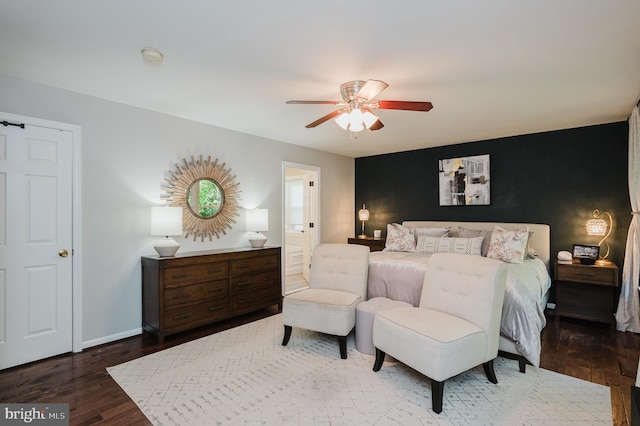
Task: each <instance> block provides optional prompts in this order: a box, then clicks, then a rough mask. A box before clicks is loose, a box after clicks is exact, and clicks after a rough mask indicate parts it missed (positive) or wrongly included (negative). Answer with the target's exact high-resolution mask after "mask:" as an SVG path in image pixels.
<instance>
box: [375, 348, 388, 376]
mask: <svg viewBox="0 0 640 426" xmlns="http://www.w3.org/2000/svg"><path fill="white" fill-rule="evenodd" d="M385 355H386V354H385V353H384V352H382V351H381V350H380V349H378V348H376V362H375V363H374V364H373V371H380V368H382V363H383V362H384V357H385Z"/></svg>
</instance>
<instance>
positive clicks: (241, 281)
mask: <svg viewBox="0 0 640 426" xmlns="http://www.w3.org/2000/svg"><path fill="white" fill-rule="evenodd" d="M262 287H278V288H280V271H269V272H263V273H259V274H250V275H242V276H240V277H233V278H231V294H232V295H236V294H241V293H246V292H253V291H256V290H257V289H259V288H262Z"/></svg>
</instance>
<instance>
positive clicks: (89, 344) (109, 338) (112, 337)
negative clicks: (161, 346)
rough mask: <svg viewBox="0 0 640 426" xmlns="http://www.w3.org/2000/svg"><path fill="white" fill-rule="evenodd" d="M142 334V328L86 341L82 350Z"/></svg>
mask: <svg viewBox="0 0 640 426" xmlns="http://www.w3.org/2000/svg"><path fill="white" fill-rule="evenodd" d="M138 334H142V327H140V328H134V329H133V330H128V331H123V332H122V333H116V334H112V335H110V336H104V337H100V338H99V339H93V340H87V341H86V342H82V349H87V348H91V347H93V346H98V345H104V344H105V343H111V342H115V341H116V340H120V339H126V338H127V337H131V336H137V335H138Z"/></svg>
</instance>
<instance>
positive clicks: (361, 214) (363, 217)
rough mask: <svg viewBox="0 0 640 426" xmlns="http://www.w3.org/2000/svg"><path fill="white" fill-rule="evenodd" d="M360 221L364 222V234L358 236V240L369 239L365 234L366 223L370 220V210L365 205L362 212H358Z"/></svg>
mask: <svg viewBox="0 0 640 426" xmlns="http://www.w3.org/2000/svg"><path fill="white" fill-rule="evenodd" d="M358 219H360V222H362V234H360V235H358V238H367V234H365V233H364V223H365V222H366V221H367V220H369V210H367V208H366V206H365V205H364V204H363V205H362V208H361V209H360V211H358Z"/></svg>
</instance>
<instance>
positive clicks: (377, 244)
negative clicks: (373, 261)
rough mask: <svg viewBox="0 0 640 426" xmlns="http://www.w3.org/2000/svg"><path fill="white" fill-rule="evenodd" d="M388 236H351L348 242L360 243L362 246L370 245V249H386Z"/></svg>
mask: <svg viewBox="0 0 640 426" xmlns="http://www.w3.org/2000/svg"><path fill="white" fill-rule="evenodd" d="M385 241H386V238H373V237H367V238H349V239H348V240H347V242H348V243H349V244H360V245H362V246H368V247H369V250H370V251H382V249H384V243H385Z"/></svg>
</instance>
